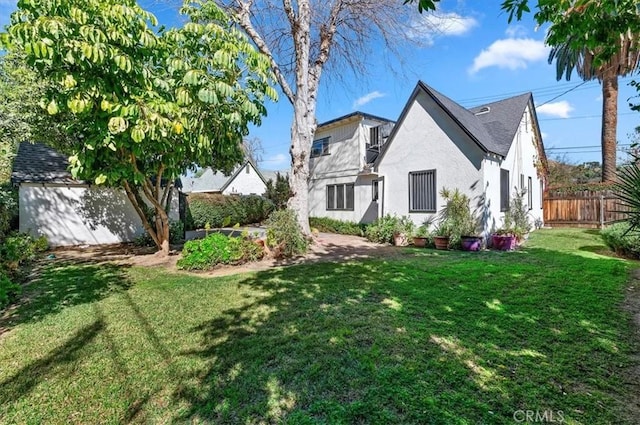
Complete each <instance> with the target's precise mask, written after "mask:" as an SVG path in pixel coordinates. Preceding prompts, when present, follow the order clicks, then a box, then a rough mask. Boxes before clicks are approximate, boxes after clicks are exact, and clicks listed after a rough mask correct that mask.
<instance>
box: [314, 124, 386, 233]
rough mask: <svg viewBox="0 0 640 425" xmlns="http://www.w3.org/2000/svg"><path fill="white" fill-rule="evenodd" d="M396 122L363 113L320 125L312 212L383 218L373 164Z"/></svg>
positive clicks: (356, 218)
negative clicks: (374, 187)
mask: <svg viewBox="0 0 640 425" xmlns="http://www.w3.org/2000/svg"><path fill="white" fill-rule="evenodd" d="M393 125H394V122H393V121H391V120H388V119H386V118H381V117H377V116H375V115H370V114H366V113H364V112H354V113H351V114H349V115H345V116H342V117H339V118H336V119H333V120H331V121H327V122H325V123H322V124H319V125H318V128H317V130H316V134H315V140H314V142H313V146H312V149H311V159H310V161H311V163H310V166H309V169H310V180H309V215H310V216H312V217H330V218H334V219H338V220H348V221H355V222H363V223H366V222H371V221H373V220H375V219H376V218H377V217H378V214H379V211H378V203H377V199H376V197H375V194H374V193H373V192H372V190H373V189H372V185H373V182H374V181H376V180H377V178H378V176H377V174H376V173H374V172H373V169H372V165H373V161H374V160H375V158H376V157H377V155H378V153H379V152H380V148H381V146H382V145H383V144H384V143H385V142H386V140H387V138H388V137H389V134H390V133H391V129H392V128H393Z"/></svg>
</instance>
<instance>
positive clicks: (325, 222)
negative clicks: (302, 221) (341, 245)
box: [309, 217, 367, 236]
mask: <svg viewBox="0 0 640 425" xmlns="http://www.w3.org/2000/svg"><path fill="white" fill-rule="evenodd" d="M309 226H310V227H312V228H314V229H318V231H320V232H326V233H337V234H339V235H353V236H364V233H365V231H366V229H367V224H365V223H356V222H354V221H344V220H336V219H333V218H329V217H309Z"/></svg>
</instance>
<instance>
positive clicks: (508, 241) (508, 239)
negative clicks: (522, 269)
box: [491, 235, 517, 251]
mask: <svg viewBox="0 0 640 425" xmlns="http://www.w3.org/2000/svg"><path fill="white" fill-rule="evenodd" d="M516 241H517V238H516V237H515V236H509V235H492V236H491V245H492V246H493V248H494V249H498V250H500V251H512V250H514V249H516Z"/></svg>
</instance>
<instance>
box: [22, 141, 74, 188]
mask: <svg viewBox="0 0 640 425" xmlns="http://www.w3.org/2000/svg"><path fill="white" fill-rule="evenodd" d="M68 167H69V161H68V159H67V156H66V155H63V154H61V153H60V152H58V151H56V150H55V149H53V148H51V147H49V146H47V145H45V144H43V143H28V142H23V143H20V146H19V147H18V154H17V155H16V157H15V159H14V161H13V170H12V172H11V182H12V183H14V184H18V183H63V184H79V183H82V182H79V181H78V180H75V179H74V178H73V177H71V173H70V172H69V170H68Z"/></svg>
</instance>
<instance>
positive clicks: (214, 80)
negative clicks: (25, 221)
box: [3, 0, 276, 253]
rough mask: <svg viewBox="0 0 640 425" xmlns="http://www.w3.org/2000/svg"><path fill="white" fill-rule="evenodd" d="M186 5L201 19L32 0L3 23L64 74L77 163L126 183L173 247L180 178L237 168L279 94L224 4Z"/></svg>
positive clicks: (62, 107) (116, 183)
mask: <svg viewBox="0 0 640 425" xmlns="http://www.w3.org/2000/svg"><path fill="white" fill-rule="evenodd" d="M182 13H184V14H186V15H187V16H188V17H189V18H190V21H189V22H188V23H187V24H185V25H184V27H182V28H180V29H170V30H167V31H165V30H164V29H162V28H159V29H158V28H154V27H155V26H156V25H157V22H156V18H155V17H154V16H153V15H152V14H151V13H149V12H147V11H145V10H143V9H142V8H140V7H139V6H138V5H137V3H136V2H135V1H133V0H20V1H19V2H18V10H17V11H16V12H15V13H14V14H13V15H12V16H11V26H10V28H9V30H8V33H5V34H3V41H4V43H5V45H7V46H9V47H10V49H12V50H14V51H20V52H22V53H24V54H25V55H26V58H27V61H28V63H29V65H30V66H31V67H32V68H33V69H35V70H36V71H37V72H38V74H39V75H40V76H41V77H43V78H44V81H49V82H51V83H52V84H53V85H52V86H51V87H50V89H49V90H47V93H46V98H47V101H46V109H47V111H48V112H49V113H50V114H52V115H55V114H58V113H69V114H72V115H73V116H74V118H75V119H74V121H73V124H72V125H71V126H70V128H69V130H70V132H71V134H73V135H74V136H76V137H75V138H74V141H73V142H72V145H71V146H70V150H71V151H72V152H73V155H71V157H70V158H69V159H70V167H71V172H72V174H73V175H74V176H75V177H78V178H80V179H85V180H88V181H91V182H93V183H95V184H99V185H100V184H106V185H109V186H113V187H122V188H123V189H124V190H125V191H126V193H127V196H128V197H129V200H130V201H131V203H132V204H133V206H134V208H135V209H136V211H137V212H138V215H139V216H140V218H141V220H142V223H143V225H144V227H145V229H146V230H147V231H148V233H149V234H150V236H151V237H152V239H153V240H154V242H155V243H156V245H157V246H158V248H159V249H161V250H162V251H163V252H165V253H167V252H168V249H169V245H168V240H169V218H168V214H167V205H168V203H169V198H170V193H171V190H172V188H173V181H174V180H175V179H176V178H177V177H178V176H179V175H180V174H182V173H183V172H184V171H185V170H186V169H187V168H188V167H192V166H193V165H194V164H198V165H200V166H210V167H213V168H215V169H219V170H223V171H225V172H229V171H230V170H231V169H232V168H233V167H234V166H235V165H236V164H237V163H238V162H240V161H241V160H242V158H243V151H242V147H241V146H242V137H243V136H245V135H246V134H247V133H248V130H247V125H248V123H250V122H253V123H260V119H261V116H262V115H263V114H264V113H265V112H266V111H265V108H264V104H263V102H264V100H265V97H271V98H274V99H275V98H276V93H275V90H274V89H273V88H272V87H271V86H270V82H271V75H272V74H271V72H270V70H269V61H268V59H267V58H266V57H264V56H263V55H262V54H260V53H258V52H257V51H255V49H254V48H253V47H252V46H251V44H250V43H249V42H248V40H247V39H246V38H245V37H244V36H243V35H242V34H241V33H240V32H238V31H237V30H235V29H233V28H231V27H230V26H229V24H228V19H227V17H226V16H225V14H224V13H223V12H222V11H221V10H220V9H218V8H217V7H216V6H215V5H214V4H212V3H206V4H203V3H202V2H199V1H195V2H191V3H189V4H185V6H184V7H183V8H182ZM149 207H150V209H151V213H149V211H148V209H149Z"/></svg>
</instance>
